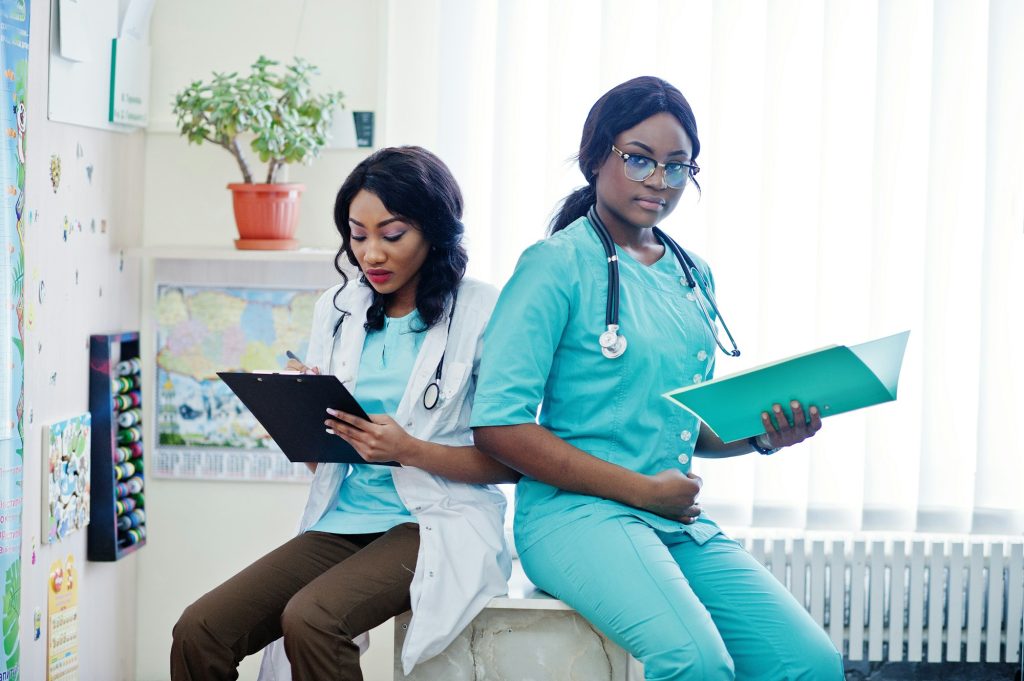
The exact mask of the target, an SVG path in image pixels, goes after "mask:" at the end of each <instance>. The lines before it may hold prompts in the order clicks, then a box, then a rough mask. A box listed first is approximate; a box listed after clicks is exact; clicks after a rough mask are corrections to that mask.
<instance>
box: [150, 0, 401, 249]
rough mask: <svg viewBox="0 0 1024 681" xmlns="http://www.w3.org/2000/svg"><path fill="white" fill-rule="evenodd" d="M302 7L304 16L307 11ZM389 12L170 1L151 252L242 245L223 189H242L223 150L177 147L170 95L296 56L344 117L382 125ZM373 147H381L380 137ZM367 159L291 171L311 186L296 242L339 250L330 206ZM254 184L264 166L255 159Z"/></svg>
mask: <svg viewBox="0 0 1024 681" xmlns="http://www.w3.org/2000/svg"><path fill="white" fill-rule="evenodd" d="M303 7H304V8H305V10H304V11H303ZM383 8H384V3H376V2H360V1H359V0H284V1H282V0H276V1H272V0H217V1H216V2H209V1H208V0H173V1H171V0H166V1H165V2H158V3H157V4H156V9H155V10H154V12H153V23H152V28H151V36H150V42H151V44H152V49H153V52H152V80H151V87H152V91H151V102H152V105H151V107H150V127H149V129H148V130H147V135H146V169H145V184H146V197H147V198H146V205H145V225H144V240H145V243H146V244H147V245H164V244H182V243H186V244H197V245H219V246H225V245H226V246H230V245H231V240H232V239H234V238H236V237H237V234H236V233H235V228H234V221H233V218H232V214H231V198H230V193H229V191H228V190H227V189H226V188H225V185H227V184H228V183H229V182H240V181H241V174H240V172H239V170H238V166H237V164H236V163H235V161H234V159H233V158H232V157H231V156H230V155H229V154H228V153H227V152H226V151H225V150H223V149H221V148H220V147H217V146H213V145H210V144H209V143H204V144H203V145H202V146H199V147H197V146H195V145H189V144H188V143H187V142H186V140H184V139H183V138H180V137H179V136H178V134H177V132H176V128H175V127H174V117H173V115H172V113H171V108H172V102H173V97H174V93H175V92H177V91H178V90H180V89H181V88H183V87H184V86H186V85H188V84H189V83H190V82H191V81H193V80H199V79H201V80H209V77H210V74H211V72H212V71H214V70H217V71H234V70H238V71H241V70H247V69H248V67H249V65H250V64H251V63H252V62H254V61H255V60H256V58H257V57H258V56H259V55H260V54H265V55H266V56H268V57H270V58H271V59H276V60H279V61H282V62H288V61H290V60H291V58H292V56H293V55H296V56H300V57H303V58H306V59H308V60H310V61H311V62H313V63H314V64H316V65H317V66H319V67H320V70H321V74H320V76H319V77H318V79H317V81H316V82H317V85H318V86H319V87H322V88H323V89H325V90H328V89H333V90H341V91H343V92H344V93H345V99H344V104H345V108H346V110H347V111H376V112H377V117H378V121H380V120H382V119H383V116H382V115H381V111H380V109H381V101H380V100H381V98H382V96H383V88H381V87H380V84H379V81H380V77H381V73H382V72H383V71H382V67H381V66H380V64H381V59H380V57H381V55H382V54H383V52H382V46H381V40H380V36H381V35H382V34H383V25H384V22H385V20H386V14H385V13H384V11H383ZM375 137H376V139H375V141H378V140H380V139H381V136H380V130H379V129H378V130H377V134H376V136H375ZM365 156H366V150H365V149H346V150H340V149H328V150H325V151H324V152H323V153H322V156H321V158H320V159H318V160H317V161H315V162H314V163H313V165H311V166H294V167H290V168H289V177H288V179H289V181H292V182H301V183H303V184H305V185H306V193H305V195H304V198H303V201H302V214H301V218H300V221H299V228H298V232H297V235H296V238H298V239H299V241H300V242H301V243H302V245H303V246H324V247H335V240H336V233H335V231H334V226H333V223H332V221H331V214H332V209H333V205H334V196H335V194H336V192H337V190H338V187H339V186H340V185H341V182H342V180H344V179H345V176H346V175H347V174H348V173H349V171H350V170H351V169H352V168H353V167H354V166H355V164H356V163H358V162H359V161H360V160H362V158H364V157H365ZM251 162H252V164H253V170H254V175H255V176H256V177H259V176H261V175H264V174H265V172H266V170H265V168H263V170H262V172H259V171H257V170H256V166H258V159H256V158H254V157H253V158H251Z"/></svg>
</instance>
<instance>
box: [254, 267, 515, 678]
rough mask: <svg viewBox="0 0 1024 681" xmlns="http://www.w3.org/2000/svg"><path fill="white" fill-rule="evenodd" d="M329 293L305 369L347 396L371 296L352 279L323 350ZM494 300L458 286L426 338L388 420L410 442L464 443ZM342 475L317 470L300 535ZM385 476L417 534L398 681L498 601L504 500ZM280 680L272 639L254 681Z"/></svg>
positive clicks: (279, 655)
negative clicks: (430, 393) (434, 400)
mask: <svg viewBox="0 0 1024 681" xmlns="http://www.w3.org/2000/svg"><path fill="white" fill-rule="evenodd" d="M338 288H339V287H337V286H336V287H334V288H332V289H330V290H328V291H327V292H326V293H324V294H323V296H321V297H320V300H319V301H318V302H317V305H316V309H315V311H314V315H313V333H312V336H311V340H310V346H309V351H308V353H307V357H306V364H307V365H309V366H316V367H319V368H320V369H321V371H323V372H324V373H327V372H328V371H331V372H333V373H334V375H336V376H337V377H338V378H339V379H341V381H342V383H344V384H345V387H347V388H348V389H349V390H350V391H354V389H355V384H356V380H357V379H358V376H357V375H356V374H357V373H358V369H359V358H360V354H361V353H362V350H363V342H364V340H365V337H366V331H365V329H364V328H363V322H364V321H365V320H366V310H367V308H368V307H369V305H370V302H371V291H370V289H369V287H367V286H366V285H362V284H359V283H358V282H357V281H351V282H350V283H349V284H348V286H346V287H345V289H344V290H342V292H341V294H340V295H339V296H338V301H337V302H338V307H340V308H341V309H343V310H347V311H349V312H350V313H351V315H350V316H348V317H346V319H345V322H344V323H343V324H342V325H341V330H340V332H339V333H338V336H337V337H334V338H333V343H332V332H333V329H334V324H335V323H336V322H337V320H338V318H339V316H340V314H341V313H340V312H338V310H337V309H336V308H335V306H334V303H333V298H334V294H335V292H336V291H337V290H338ZM497 296H498V292H497V290H496V289H495V288H494V287H492V286H490V285H488V284H484V283H482V282H478V281H474V280H471V279H465V280H463V282H462V284H461V286H460V287H459V295H458V304H457V307H456V310H455V317H454V319H453V320H452V325H451V332H450V334H449V331H448V318H447V316H445V317H444V318H443V319H442V320H441V321H439V322H438V323H436V324H435V325H434V326H433V327H431V328H430V330H428V331H427V332H426V337H425V338H424V339H423V344H422V346H421V348H420V352H419V355H418V356H417V358H416V362H415V364H414V365H413V370H412V376H411V377H410V379H409V385H408V387H407V388H406V391H405V394H404V395H403V396H402V400H401V402H400V403H399V405H398V411H397V413H396V414H395V418H396V420H397V421H398V422H399V423H400V424H401V425H402V427H403V428H405V429H406V431H408V432H409V433H410V434H411V435H413V436H414V437H417V438H420V439H423V440H429V441H431V442H437V443H440V444H445V445H469V444H472V443H473V434H472V431H470V429H469V418H470V412H471V410H472V407H473V393H474V390H475V386H476V376H477V370H478V368H479V364H480V353H481V343H482V338H483V331H484V327H485V326H486V324H487V320H488V319H489V318H490V315H491V310H492V309H493V307H494V303H495V300H496V299H497ZM442 353H443V354H444V368H443V376H442V379H441V400H440V402H439V403H438V405H437V406H436V407H435V408H434V409H433V410H429V411H428V410H427V409H426V408H424V406H423V391H424V389H426V387H427V385H429V384H430V382H431V381H432V380H433V378H434V372H435V371H436V369H437V363H438V361H439V360H440V359H441V355H442ZM347 472H348V465H347V464H321V465H320V466H318V467H317V471H316V475H315V476H314V477H313V483H312V485H311V487H310V491H309V499H308V501H307V502H306V509H305V511H304V513H303V515H302V520H301V523H300V526H299V531H300V532H304V531H305V530H306V529H308V528H309V527H310V526H312V525H313V524H314V523H315V522H316V521H318V520H319V519H320V518H321V517H323V515H324V513H326V512H327V510H328V509H330V508H331V507H332V506H333V505H334V503H335V502H336V500H337V498H338V490H339V489H340V487H341V484H342V482H343V480H344V478H345V475H346V473H347ZM392 476H393V478H394V481H395V488H396V489H397V491H398V496H399V497H401V499H402V503H404V504H405V506H406V508H408V509H409V510H410V511H411V512H412V514H413V515H414V516H415V517H416V522H417V523H419V526H420V546H419V554H418V557H417V562H416V573H415V575H414V576H413V580H412V585H411V586H410V588H409V595H410V599H411V602H412V620H411V621H410V623H409V629H408V631H407V632H406V638H405V645H404V646H403V648H402V666H403V668H404V670H405V673H406V674H408V673H409V672H410V671H411V670H412V668H413V666H415V665H416V664H417V663H419V662H423V661H424V660H427V659H430V658H431V657H433V656H434V655H437V654H438V653H440V652H441V651H443V650H444V649H445V648H447V647H448V644H449V643H451V642H452V641H453V640H454V639H455V638H456V637H457V636H458V635H459V634H460V633H461V632H462V630H463V629H464V628H465V627H466V625H467V624H469V622H470V621H471V620H472V619H473V618H474V617H475V616H476V615H477V613H479V612H480V611H481V610H482V609H483V608H484V606H485V605H487V602H488V601H490V599H491V598H493V597H495V596H501V595H503V594H505V593H507V590H508V577H509V574H510V572H511V566H512V563H511V556H510V554H509V550H508V546H507V545H506V543H505V535H504V518H505V496H504V494H502V492H501V491H500V490H498V489H497V488H496V487H495V486H493V485H469V484H465V483H459V482H453V481H451V480H448V479H445V478H442V477H439V476H436V475H432V474H430V473H427V472H426V471H423V470H420V469H418V468H406V467H396V468H394V469H392ZM290 679H291V672H290V670H289V666H288V660H287V658H286V656H285V651H284V645H283V643H282V641H281V640H278V641H275V642H274V643H272V644H270V645H269V646H267V648H266V649H265V651H264V656H263V663H262V665H261V667H260V675H259V681H288V680H290Z"/></svg>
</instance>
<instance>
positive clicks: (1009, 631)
mask: <svg viewBox="0 0 1024 681" xmlns="http://www.w3.org/2000/svg"><path fill="white" fill-rule="evenodd" d="M733 536H736V535H733ZM737 539H738V540H740V541H742V542H743V544H744V546H746V548H747V550H748V551H750V553H751V554H752V555H753V556H754V557H755V558H756V559H757V560H758V561H760V562H761V563H763V564H764V565H765V566H766V567H767V568H768V569H769V570H771V572H772V574H774V575H775V577H776V578H777V579H778V580H779V581H780V582H782V583H783V584H785V585H786V588H787V589H789V591H790V592H791V593H793V595H795V596H796V598H797V600H799V601H800V603H801V604H803V606H804V607H805V608H807V610H808V612H810V613H811V616H812V617H814V619H815V621H817V622H818V623H819V624H821V625H822V627H824V628H825V630H826V631H827V632H828V633H829V635H830V636H831V638H832V641H833V642H834V643H835V645H836V648H838V649H839V650H840V651H841V652H842V653H843V654H844V655H848V656H849V658H850V659H851V660H862V659H864V658H865V655H866V656H867V659H868V660H872V661H876V660H888V661H902V660H905V661H908V662H920V661H928V662H942V661H950V662H961V661H965V662H980V661H985V662H1013V663H1015V662H1019V661H1020V648H1021V628H1022V627H1021V613H1022V606H1024V539H1021V538H1012V539H1008V540H1004V541H1000V540H999V539H997V538H992V539H989V540H985V541H980V540H979V539H978V538H977V537H971V538H966V539H965V538H954V539H948V538H941V537H937V538H936V537H932V538H927V539H920V538H914V539H909V540H899V539H896V540H893V539H886V540H874V539H870V538H868V539H862V538H844V539H828V538H822V539H817V538H772V537H760V536H749V537H738V536H737Z"/></svg>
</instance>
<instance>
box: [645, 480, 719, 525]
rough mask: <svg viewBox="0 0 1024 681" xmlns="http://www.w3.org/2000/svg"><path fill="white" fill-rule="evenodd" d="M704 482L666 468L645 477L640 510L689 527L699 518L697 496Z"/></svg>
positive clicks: (699, 509)
mask: <svg viewBox="0 0 1024 681" xmlns="http://www.w3.org/2000/svg"><path fill="white" fill-rule="evenodd" d="M703 484H704V481H703V480H701V478H700V477H699V476H697V475H694V474H693V473H683V472H682V471H680V470H678V469H675V468H669V469H667V470H664V471H661V472H660V473H655V474H654V475H648V476H647V484H646V486H645V490H644V493H643V498H642V499H641V502H640V503H639V504H637V506H638V507H639V508H642V509H644V510H647V511H650V512H652V513H657V514H658V515H660V516H662V517H664V518H669V519H671V520H678V521H680V522H682V523H685V524H687V525H689V524H690V523H693V522H694V521H695V520H697V516H699V515H700V514H701V508H700V504H698V503H697V495H699V494H700V488H701V486H702V485H703Z"/></svg>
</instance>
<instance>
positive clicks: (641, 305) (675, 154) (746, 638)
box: [472, 77, 843, 681]
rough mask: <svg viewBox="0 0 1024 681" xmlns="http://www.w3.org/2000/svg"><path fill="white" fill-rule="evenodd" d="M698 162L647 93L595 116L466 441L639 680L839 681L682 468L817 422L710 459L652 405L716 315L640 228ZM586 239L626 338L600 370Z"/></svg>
mask: <svg viewBox="0 0 1024 681" xmlns="http://www.w3.org/2000/svg"><path fill="white" fill-rule="evenodd" d="M699 151H700V142H699V140H698V137H697V129H696V123H695V121H694V117H693V112H692V111H691V109H690V106H689V104H688V103H687V102H686V100H685V98H684V97H683V96H682V94H681V93H680V92H679V90H677V89H676V88H674V87H673V86H672V85H670V84H668V83H666V82H665V81H663V80H660V79H657V78H649V77H644V78H637V79H634V80H631V81H628V82H626V83H623V84H621V85H619V86H617V87H615V88H613V89H612V90H611V91H609V92H608V93H606V94H605V95H604V96H602V97H601V99H599V100H598V101H597V103H596V104H595V105H594V107H593V108H592V109H591V111H590V114H589V115H588V117H587V121H586V124H585V127H584V130H583V137H582V141H581V144H580V151H579V165H580V169H581V170H582V171H583V174H584V176H585V177H586V179H587V186H586V187H583V188H582V189H579V190H577V191H576V192H574V193H573V194H571V195H570V196H569V197H567V198H566V200H565V201H564V203H563V204H562V206H561V210H560V212H559V214H558V215H557V216H556V217H555V219H554V221H553V222H552V225H551V232H552V233H551V235H550V236H549V237H548V238H547V239H545V240H543V241H541V242H539V243H537V244H534V245H533V246H531V247H530V248H528V249H527V250H526V251H525V252H524V253H523V255H522V257H521V258H520V260H519V263H518V265H517V266H516V270H515V273H514V274H513V275H512V278H511V280H510V281H509V283H508V284H507V285H506V287H505V289H504V290H503V291H502V293H501V296H500V298H499V300H498V303H497V306H496V308H495V310H494V315H493V317H492V318H491V321H490V323H489V324H488V327H487V331H486V334H485V337H484V355H483V359H482V363H481V372H480V382H479V384H478V388H477V395H476V402H475V404H474V407H473V416H472V425H473V427H474V435H475V441H476V444H477V447H479V448H480V449H482V450H483V451H484V452H486V453H489V454H490V455H491V456H494V457H495V458H497V459H498V460H500V461H502V462H503V463H505V464H507V465H509V466H510V467H512V468H515V469H517V470H519V471H520V472H522V473H523V477H522V479H521V480H520V482H519V483H518V486H517V490H516V491H517V495H516V517H515V539H516V546H517V548H518V550H519V555H520V558H521V560H522V565H523V568H524V569H525V571H526V573H527V575H528V576H529V577H530V579H531V580H533V582H534V583H535V584H537V585H538V586H539V587H540V588H542V589H544V590H545V591H547V592H549V593H551V594H553V595H554V596H556V597H558V598H560V599H562V600H563V601H565V602H566V603H568V604H569V605H571V606H572V607H574V608H575V609H576V610H578V611H579V612H580V613H581V614H582V615H583V616H584V617H586V618H587V619H588V620H590V622H591V623H593V624H594V625H595V626H597V627H598V628H599V629H600V630H601V631H603V632H604V633H605V634H607V635H608V636H609V637H610V638H611V639H613V640H614V641H616V642H617V643H618V644H620V645H621V646H623V647H624V648H625V649H626V650H627V651H629V652H630V653H631V654H632V655H633V656H634V657H636V658H637V659H639V660H640V661H641V662H643V664H644V671H645V674H646V678H647V679H648V680H649V681H654V680H656V679H657V680H659V681H661V680H669V679H733V678H737V679H764V680H765V681H768V680H770V681H780V680H782V679H814V680H816V681H817V680H823V679H824V680H827V679H842V678H843V669H842V663H841V659H840V656H839V654H838V653H837V652H836V649H835V648H834V647H833V645H832V643H831V641H830V640H829V638H828V637H827V636H826V635H825V633H824V631H823V630H822V629H821V628H820V627H819V626H818V625H817V624H816V623H815V622H814V621H813V620H812V619H811V618H810V616H809V615H808V614H807V612H806V611H805V610H804V609H803V608H802V607H801V606H800V604H798V603H797V601H796V600H795V599H794V598H793V597H792V596H791V595H790V594H789V592H788V591H786V589H785V588H784V587H783V586H782V585H781V584H779V582H778V581H777V580H776V579H775V578H774V577H773V576H772V575H771V574H770V573H769V572H768V571H767V570H766V569H765V568H764V567H763V566H762V565H760V564H759V563H757V561H755V560H754V559H753V558H752V557H751V556H750V555H749V554H748V553H746V551H744V550H743V548H742V547H741V546H740V545H739V544H737V543H736V542H735V541H733V540H732V539H729V538H728V537H726V536H725V535H724V534H723V533H722V532H721V530H719V528H718V526H717V525H715V523H714V522H712V521H711V520H709V519H708V518H705V517H703V515H702V514H701V509H700V505H699V503H698V502H697V497H698V494H699V492H700V486H701V480H700V478H698V477H697V476H696V475H694V474H693V473H691V472H690V466H691V458H692V456H694V455H695V454H696V455H697V456H711V457H722V456H735V455H740V454H746V453H750V452H752V451H759V452H761V453H771V452H773V451H774V450H776V449H778V448H781V447H786V446H789V445H792V444H796V443H798V442H801V441H803V440H804V439H806V438H808V437H810V436H812V435H813V434H814V433H815V432H816V431H817V430H818V429H819V428H820V427H821V419H820V416H819V414H818V413H817V409H816V408H815V407H813V406H812V407H811V408H810V409H809V410H808V412H807V415H805V413H804V409H803V406H802V405H800V404H798V403H796V402H794V403H792V404H790V405H787V406H788V407H789V409H788V410H787V409H784V408H783V406H782V405H772V413H771V414H769V413H768V412H765V413H763V414H762V415H761V416H762V422H763V423H764V425H765V431H766V432H765V434H763V435H761V436H759V437H758V438H752V439H751V440H750V441H740V442H729V443H723V442H722V441H721V440H719V439H718V438H717V437H715V436H714V434H713V433H711V432H710V431H708V430H707V429H706V428H703V427H702V425H701V423H700V422H699V421H698V419H697V418H695V417H694V416H693V415H691V414H690V413H688V412H686V411H684V410H682V409H679V408H678V407H677V406H674V405H673V404H671V403H670V402H669V401H668V400H666V399H664V398H663V397H661V395H662V394H663V393H665V392H667V391H669V390H671V389H674V388H677V387H679V384H680V382H681V381H686V382H690V381H692V382H694V383H699V382H701V381H704V380H707V379H708V378H710V377H711V376H712V373H713V369H714V363H715V348H716V342H717V336H716V334H715V332H714V331H713V330H712V326H711V325H712V324H714V323H715V317H716V314H715V308H714V306H713V305H712V304H711V301H710V300H708V299H705V298H702V297H701V296H702V293H701V291H700V289H699V288H697V289H693V288H691V286H690V285H689V282H688V278H687V277H686V272H685V271H684V269H683V268H682V266H681V265H680V263H679V262H678V261H677V258H676V257H674V256H673V252H672V250H671V249H670V248H669V247H668V246H667V245H666V244H667V242H665V241H663V240H662V238H661V237H660V236H659V235H658V234H657V233H656V232H655V231H654V229H653V228H654V227H655V226H656V225H657V224H659V223H661V222H662V221H663V220H664V219H665V218H666V217H667V216H668V214H669V213H671V212H672V210H673V209H674V208H675V206H676V204H677V203H678V201H679V198H680V197H681V195H682V193H683V190H684V188H685V186H686V184H687V183H688V182H693V183H694V184H696V182H694V181H693V176H694V175H695V174H696V173H697V170H698V167H697V164H696V159H697V155H698V153H699ZM588 213H589V216H588ZM597 223H599V224H603V226H604V228H605V229H606V233H607V235H608V236H610V237H611V242H613V243H612V244H609V247H612V246H613V247H614V250H615V256H616V258H615V259H616V260H617V263H618V270H619V278H620V281H619V285H618V291H619V304H618V327H619V333H621V334H622V335H625V336H627V337H628V345H627V346H626V348H625V351H624V352H622V353H621V355H619V356H617V357H612V358H609V357H607V356H606V355H605V353H604V352H602V350H603V349H608V350H612V351H611V352H610V353H609V354H612V355H615V354H616V352H615V351H614V349H613V348H602V346H601V345H599V342H598V336H599V335H601V334H602V332H604V331H605V330H606V328H607V327H606V321H607V319H606V313H607V311H608V310H607V307H606V306H607V303H608V294H609V292H610V288H609V262H608V260H609V259H608V257H606V254H605V250H604V248H603V247H602V243H601V241H600V239H599V236H598V232H597V231H596V227H598V226H599V224H597ZM691 257H692V259H693V261H694V263H695V265H696V269H697V270H698V271H699V273H700V275H701V278H702V279H703V281H704V282H705V283H706V285H707V287H708V288H710V289H713V286H714V280H713V278H712V276H711V271H710V270H709V269H708V267H707V265H706V264H705V263H704V262H703V261H702V260H700V259H699V258H696V257H695V256H692V255H691ZM702 307H703V308H705V309H707V310H708V313H707V314H705V313H704V312H703V311H702ZM538 409H539V415H538Z"/></svg>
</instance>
